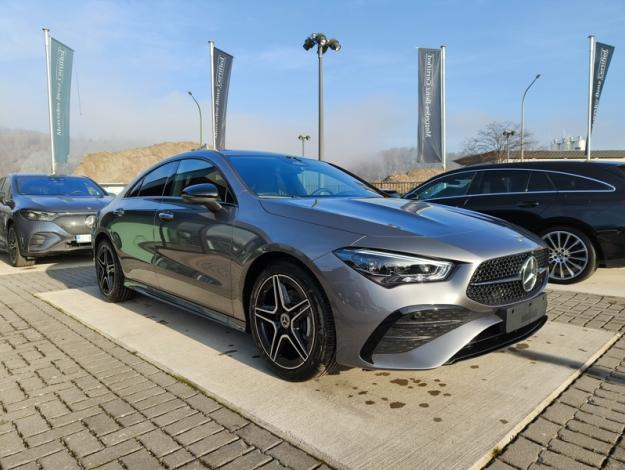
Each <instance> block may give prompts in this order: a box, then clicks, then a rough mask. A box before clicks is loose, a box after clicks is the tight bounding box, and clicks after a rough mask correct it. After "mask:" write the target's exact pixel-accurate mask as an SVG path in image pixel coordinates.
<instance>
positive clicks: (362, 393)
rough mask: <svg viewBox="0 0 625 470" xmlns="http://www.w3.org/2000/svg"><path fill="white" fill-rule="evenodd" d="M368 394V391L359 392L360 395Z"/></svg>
mask: <svg viewBox="0 0 625 470" xmlns="http://www.w3.org/2000/svg"><path fill="white" fill-rule="evenodd" d="M366 394H367V391H366V390H363V391H362V392H358V395H366Z"/></svg>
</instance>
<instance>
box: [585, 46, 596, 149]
mask: <svg viewBox="0 0 625 470" xmlns="http://www.w3.org/2000/svg"><path fill="white" fill-rule="evenodd" d="M588 40H589V42H590V61H589V64H588V119H587V122H586V124H587V134H586V160H587V161H590V139H591V134H592V84H593V81H594V79H595V77H594V72H595V46H596V41H595V36H594V35H592V34H591V35H590V36H588Z"/></svg>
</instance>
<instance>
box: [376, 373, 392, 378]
mask: <svg viewBox="0 0 625 470" xmlns="http://www.w3.org/2000/svg"><path fill="white" fill-rule="evenodd" d="M375 375H377V376H378V377H387V376H389V375H391V373H390V372H378V373H377V374H375Z"/></svg>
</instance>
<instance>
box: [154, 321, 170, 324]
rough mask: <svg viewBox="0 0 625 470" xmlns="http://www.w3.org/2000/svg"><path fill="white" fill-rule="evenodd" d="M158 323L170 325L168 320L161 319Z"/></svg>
mask: <svg viewBox="0 0 625 470" xmlns="http://www.w3.org/2000/svg"><path fill="white" fill-rule="evenodd" d="M157 323H160V324H161V325H169V322H168V321H167V320H159V321H158V322H157Z"/></svg>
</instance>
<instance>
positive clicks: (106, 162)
mask: <svg viewBox="0 0 625 470" xmlns="http://www.w3.org/2000/svg"><path fill="white" fill-rule="evenodd" d="M197 147H198V144H197V142H163V143H161V144H155V145H150V146H149V147H139V148H133V149H127V150H121V151H119V152H98V153H91V154H88V155H85V156H84V157H82V159H81V160H80V164H79V165H78V166H77V167H76V168H75V169H74V174H75V175H85V176H89V177H90V178H92V179H94V180H95V181H97V182H99V183H128V182H130V181H131V180H132V179H133V178H134V177H135V176H136V175H137V174H138V173H140V172H141V171H143V170H145V169H146V168H148V167H150V166H152V165H154V164H155V163H157V162H159V161H161V160H163V159H165V158H167V157H171V156H172V155H176V154H178V153H183V152H188V151H189V150H193V149H194V148H197Z"/></svg>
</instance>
